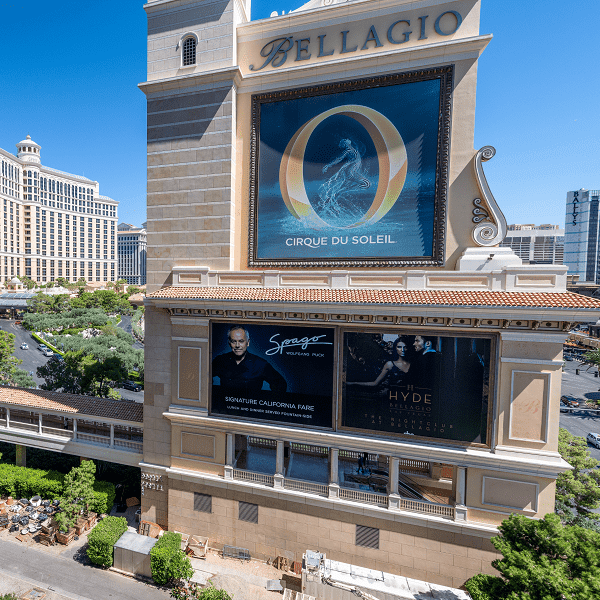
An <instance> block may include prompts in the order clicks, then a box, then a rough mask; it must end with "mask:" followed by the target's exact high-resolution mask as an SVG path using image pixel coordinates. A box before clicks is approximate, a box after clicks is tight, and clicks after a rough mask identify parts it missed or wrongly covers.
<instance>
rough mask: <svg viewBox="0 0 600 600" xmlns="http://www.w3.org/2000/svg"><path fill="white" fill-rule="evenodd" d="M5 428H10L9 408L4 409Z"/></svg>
mask: <svg viewBox="0 0 600 600" xmlns="http://www.w3.org/2000/svg"><path fill="white" fill-rule="evenodd" d="M6 429H10V408H7V409H6Z"/></svg>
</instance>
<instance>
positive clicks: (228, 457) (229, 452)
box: [224, 433, 235, 479]
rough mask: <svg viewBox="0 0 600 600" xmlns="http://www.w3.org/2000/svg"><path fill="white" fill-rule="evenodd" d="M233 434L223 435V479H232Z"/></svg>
mask: <svg viewBox="0 0 600 600" xmlns="http://www.w3.org/2000/svg"><path fill="white" fill-rule="evenodd" d="M233 436H234V434H233V433H227V434H225V468H224V472H225V479H233V443H234V440H235V438H234V437H233Z"/></svg>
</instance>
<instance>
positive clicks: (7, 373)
mask: <svg viewBox="0 0 600 600" xmlns="http://www.w3.org/2000/svg"><path fill="white" fill-rule="evenodd" d="M14 353H15V336H14V335H13V334H12V333H7V332H6V331H2V330H0V381H1V382H2V383H3V384H4V385H7V384H8V385H18V386H20V387H35V382H34V381H33V379H31V377H30V376H29V374H28V373H27V371H24V370H23V369H20V368H19V365H20V364H21V363H22V362H23V361H22V360H20V359H18V358H17V357H16V356H14Z"/></svg>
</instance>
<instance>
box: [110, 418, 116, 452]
mask: <svg viewBox="0 0 600 600" xmlns="http://www.w3.org/2000/svg"><path fill="white" fill-rule="evenodd" d="M110 447H111V448H114V447H115V426H114V425H113V424H112V423H111V424H110Z"/></svg>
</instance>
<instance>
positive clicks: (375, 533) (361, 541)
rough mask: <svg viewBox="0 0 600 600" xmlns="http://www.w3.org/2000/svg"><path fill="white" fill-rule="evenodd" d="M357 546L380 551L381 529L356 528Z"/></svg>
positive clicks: (362, 526)
mask: <svg viewBox="0 0 600 600" xmlns="http://www.w3.org/2000/svg"><path fill="white" fill-rule="evenodd" d="M356 545H357V546H363V547H364V548H375V550H379V529H376V528H375V527H365V526H364V525H357V526H356Z"/></svg>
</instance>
